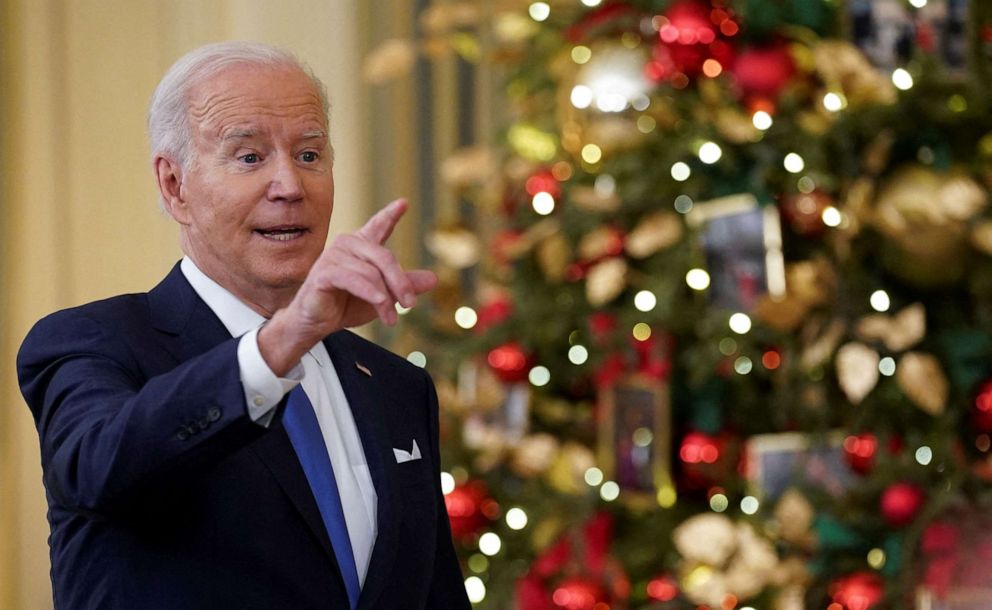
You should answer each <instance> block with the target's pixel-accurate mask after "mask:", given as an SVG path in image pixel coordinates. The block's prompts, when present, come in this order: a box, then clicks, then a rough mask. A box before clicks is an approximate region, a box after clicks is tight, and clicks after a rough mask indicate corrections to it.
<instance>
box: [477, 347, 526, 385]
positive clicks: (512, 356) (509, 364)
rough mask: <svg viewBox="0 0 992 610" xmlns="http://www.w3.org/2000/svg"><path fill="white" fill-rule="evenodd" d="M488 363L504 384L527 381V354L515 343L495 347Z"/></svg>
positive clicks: (488, 358) (487, 359) (490, 353)
mask: <svg viewBox="0 0 992 610" xmlns="http://www.w3.org/2000/svg"><path fill="white" fill-rule="evenodd" d="M486 361H487V362H488V363H489V366H491V367H492V369H493V372H494V373H496V376H497V377H498V378H499V379H500V381H503V382H504V383H516V382H518V381H523V380H524V379H527V364H528V358H527V354H525V353H524V350H523V349H522V348H521V347H520V344H519V343H517V342H515V341H510V342H509V343H504V344H503V345H500V346H498V347H494V348H493V349H492V350H491V351H490V352H489V355H488V357H487V358H486Z"/></svg>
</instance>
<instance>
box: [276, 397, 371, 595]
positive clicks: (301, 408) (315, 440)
mask: <svg viewBox="0 0 992 610" xmlns="http://www.w3.org/2000/svg"><path fill="white" fill-rule="evenodd" d="M282 423H283V426H285V428H286V433H287V434H289V440H290V442H291V443H292V444H293V449H295V450H296V455H297V457H299V458H300V465H302V466H303V472H304V473H306V475H307V481H309V482H310V489H311V490H312V491H313V497H314V499H316V500H317V508H319V509H320V516H321V518H322V519H323V521H324V527H326V528H327V534H328V535H329V536H330V538H331V546H332V547H334V556H335V557H337V560H338V567H339V568H341V576H343V577H344V585H345V588H346V589H347V590H348V601H349V602H350V605H351V608H352V610H354V608H355V607H357V606H358V595H359V594H360V593H361V587H360V586H359V584H358V571H357V570H356V569H355V555H354V553H353V552H352V550H351V538H349V537H348V525H347V523H346V522H345V520H344V511H343V510H342V509H341V496H340V495H339V494H338V485H337V482H336V481H335V480H334V468H333V467H332V466H331V460H330V458H329V457H328V456H327V447H326V446H325V445H324V437H323V436H322V435H321V433H320V426H319V425H318V424H317V415H316V414H315V413H314V412H313V405H312V404H311V403H310V399H309V398H307V394H306V392H304V391H303V386H302V385H299V386H296V388H295V389H294V390H293V391H292V392H290V393H289V400H288V402H287V403H286V412H285V413H284V414H283V416H282Z"/></svg>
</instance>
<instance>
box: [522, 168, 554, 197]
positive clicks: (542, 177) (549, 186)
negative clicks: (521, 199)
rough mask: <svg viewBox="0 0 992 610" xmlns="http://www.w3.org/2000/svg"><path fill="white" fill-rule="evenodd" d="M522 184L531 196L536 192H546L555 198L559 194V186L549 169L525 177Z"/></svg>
mask: <svg viewBox="0 0 992 610" xmlns="http://www.w3.org/2000/svg"><path fill="white" fill-rule="evenodd" d="M524 186H525V188H526V189H527V194H528V195H530V196H531V197H533V196H534V195H536V194H538V193H548V194H550V195H551V196H552V197H554V198H555V199H558V197H560V196H561V186H560V185H559V184H558V180H556V179H555V177H554V175H553V174H552V173H551V171H550V170H545V171H540V172H538V173H536V174H534V175H533V176H531V177H530V178H528V179H527V182H526V183H525V185H524Z"/></svg>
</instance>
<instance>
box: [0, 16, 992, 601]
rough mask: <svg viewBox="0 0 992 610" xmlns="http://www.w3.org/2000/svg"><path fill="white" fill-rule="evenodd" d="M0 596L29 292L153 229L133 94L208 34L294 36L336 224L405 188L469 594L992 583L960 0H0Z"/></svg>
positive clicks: (11, 565)
mask: <svg viewBox="0 0 992 610" xmlns="http://www.w3.org/2000/svg"><path fill="white" fill-rule="evenodd" d="M0 7H2V14H0V27H2V31H0V44H2V49H3V54H2V64H0V83H2V88H0V117H2V121H3V122H2V125H3V128H2V131H0V136H2V141H0V155H2V158H3V159H4V163H3V164H2V165H0V226H2V227H3V228H4V229H5V235H6V239H4V240H3V241H2V242H0V244H2V246H0V247H2V248H3V256H2V257H0V273H2V278H3V286H4V288H5V289H4V290H3V292H2V293H0V299H2V300H0V342H2V349H3V358H4V359H5V360H4V362H6V363H7V366H4V367H2V370H3V378H2V379H0V389H2V391H3V392H4V398H5V399H6V400H5V401H4V402H5V405H6V407H5V408H4V409H3V410H0V607H10V608H17V609H20V608H25V609H35V608H46V607H50V606H51V601H50V598H51V592H50V585H49V582H48V559H47V545H46V543H45V539H46V536H47V524H46V522H45V519H44V512H45V502H44V495H43V491H42V489H41V484H40V480H41V473H40V468H39V465H38V449H37V437H36V435H35V432H34V429H33V426H32V422H31V420H30V416H29V414H28V411H27V409H26V408H25V407H24V405H23V401H22V399H21V397H20V395H19V392H18V391H17V387H16V381H15V378H14V371H13V367H12V366H11V364H12V362H13V359H14V354H15V352H16V349H17V346H18V344H19V343H20V340H21V338H22V337H23V336H24V334H25V333H26V332H27V330H28V328H30V326H31V324H32V323H33V322H34V321H36V320H37V319H38V318H39V317H41V316H42V315H44V314H45V313H48V312H50V311H53V310H55V309H59V308H62V307H66V306H70V305H75V304H78V303H82V302H86V301H90V300H93V299H97V298H101V297H105V296H110V295H113V294H118V293H121V292H130V291H144V290H147V289H148V288H149V287H151V286H152V285H153V284H154V283H156V282H157V281H158V279H159V278H161V277H162V276H163V275H164V274H165V273H166V272H167V270H168V269H169V267H170V266H171V265H172V264H174V262H175V261H176V259H177V258H178V257H179V250H178V247H177V243H176V242H177V235H176V231H175V229H174V228H173V227H172V224H171V221H170V220H168V219H167V218H166V217H164V215H163V214H162V213H161V212H160V211H159V210H158V208H157V205H156V195H155V191H154V185H153V183H152V180H151V174H150V171H149V165H148V153H147V144H146V138H145V133H144V118H145V117H144V113H145V108H146V104H147V99H148V96H149V95H150V93H151V91H152V89H153V88H154V86H155V84H156V83H157V80H158V78H159V77H160V75H161V74H162V73H163V72H164V71H165V70H166V69H167V68H168V66H169V65H170V64H171V63H172V62H173V61H174V60H175V59H176V58H177V57H179V56H180V55H182V54H183V53H184V52H186V51H188V50H189V49H191V48H193V47H195V46H197V45H200V44H202V43H205V42H209V41H213V40H221V39H255V40H262V41H267V42H272V43H275V44H278V45H281V46H284V47H286V48H288V49H290V50H292V51H294V52H296V53H297V54H299V55H300V56H301V57H302V58H303V59H305V60H306V61H308V62H309V63H310V64H311V66H312V67H313V68H314V70H315V71H316V73H317V74H318V76H320V77H321V78H322V79H323V80H324V82H325V83H326V84H327V85H328V88H329V90H330V93H331V98H332V106H333V110H332V139H333V140H334V144H335V148H336V152H337V161H336V168H335V177H336V183H337V197H336V210H335V215H334V220H333V221H332V232H339V231H344V230H349V229H353V228H355V227H357V226H359V225H360V224H361V223H362V222H363V221H364V219H365V218H367V217H368V215H369V214H370V213H372V211H374V210H375V209H377V208H378V207H379V206H381V205H382V204H383V203H385V202H387V201H389V200H391V199H393V198H395V197H398V196H407V197H409V198H410V199H411V202H412V203H413V209H412V210H411V212H412V213H411V214H410V217H409V218H407V219H405V220H404V223H403V224H402V225H401V227H400V229H399V231H398V232H397V234H396V235H395V236H394V237H393V242H392V243H393V246H394V247H395V248H396V249H397V251H398V252H399V254H400V257H401V259H402V260H403V261H404V262H406V263H407V264H408V265H420V264H424V265H429V266H431V267H432V268H434V269H435V270H436V271H437V273H438V275H439V277H440V278H441V285H440V286H439V288H438V289H437V290H435V291H434V292H433V293H432V295H431V297H430V298H427V299H422V302H421V304H420V305H418V307H417V308H415V309H414V310H412V311H409V312H407V311H403V312H401V313H403V314H404V317H403V319H402V323H401V324H400V325H399V327H398V328H395V329H385V328H381V327H379V326H377V325H375V324H373V325H370V326H369V327H366V328H363V329H360V332H362V333H363V334H366V335H368V336H371V337H373V338H374V339H376V340H378V341H380V342H382V343H384V344H386V345H388V346H390V347H391V348H392V349H393V350H394V351H396V352H398V353H400V354H401V355H403V356H405V357H407V358H408V359H409V360H410V361H412V362H414V363H416V364H418V365H419V366H425V367H427V368H428V370H430V372H431V373H432V375H433V376H434V378H435V381H436V383H437V386H438V394H439V398H440V401H441V407H442V421H441V425H442V437H443V441H442V447H443V455H442V461H443V464H442V466H443V473H442V486H443V489H444V491H445V494H446V495H445V500H446V506H447V510H448V513H449V517H450V518H451V522H452V529H453V533H454V535H455V538H456V547H457V550H458V552H459V555H460V558H461V561H462V566H463V571H464V573H465V577H466V588H467V590H468V592H469V596H470V598H471V599H472V601H473V603H474V604H476V607H478V608H481V609H488V610H504V609H514V610H609V609H611V608H612V609H614V610H624V609H631V610H634V609H649V610H735V609H740V610H754V609H756V608H758V609H774V610H804V609H807V608H808V609H810V610H812V609H822V608H827V609H828V610H869V609H875V610H882V609H892V610H897V609H898V610H902V609H908V608H912V609H914V610H979V609H983V610H984V609H987V608H992V579H990V578H989V576H988V570H987V565H988V563H987V562H988V561H989V560H990V559H992V534H990V532H992V521H990V518H989V516H988V515H990V514H992V511H990V510H989V509H990V508H992V485H990V482H992V316H990V312H992V213H990V210H989V206H988V203H989V202H988V191H989V189H990V187H992V112H990V111H992V3H989V2H985V1H984V0H549V1H547V2H545V1H533V0H492V1H483V0H433V1H430V0H367V1H364V2H360V1H358V0H323V1H318V0H306V1H304V0H291V1H284V2H279V3H274V2H266V1H263V0H212V1H209V2H193V1H188V0H174V1H167V0H160V1H157V2H153V1H151V0H147V1H138V2H134V1H129V2H124V1H123V0H120V1H118V0H104V1H99V2H98V1H96V0H77V1H68V0H63V1H53V0H49V1H42V2H26V1H18V0H0Z"/></svg>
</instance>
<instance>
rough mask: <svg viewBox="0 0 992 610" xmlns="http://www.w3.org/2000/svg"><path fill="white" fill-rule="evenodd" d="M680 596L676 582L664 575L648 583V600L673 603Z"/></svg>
mask: <svg viewBox="0 0 992 610" xmlns="http://www.w3.org/2000/svg"><path fill="white" fill-rule="evenodd" d="M678 594H679V587H678V584H676V582H675V580H674V579H673V578H672V577H671V576H669V575H667V574H662V575H660V576H656V577H655V578H652V579H651V580H650V581H648V599H651V600H653V601H656V602H668V601H672V600H673V599H675V598H676V596H678Z"/></svg>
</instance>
